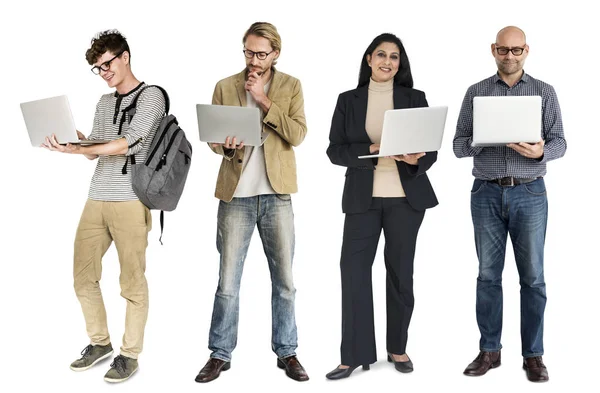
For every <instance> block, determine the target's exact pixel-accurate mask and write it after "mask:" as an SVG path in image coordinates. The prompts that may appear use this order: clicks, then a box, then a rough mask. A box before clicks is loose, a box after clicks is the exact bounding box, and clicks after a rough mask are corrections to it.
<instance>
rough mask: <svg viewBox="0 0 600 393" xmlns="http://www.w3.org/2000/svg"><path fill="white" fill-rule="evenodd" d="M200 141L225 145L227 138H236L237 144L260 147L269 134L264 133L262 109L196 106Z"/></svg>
mask: <svg viewBox="0 0 600 393" xmlns="http://www.w3.org/2000/svg"><path fill="white" fill-rule="evenodd" d="M196 114H197V115H198V130H199V132H200V141H202V142H208V143H225V138H227V137H228V136H229V137H235V138H236V141H237V143H238V144H239V143H241V142H244V145H246V146H260V145H262V144H263V143H265V140H266V139H267V137H268V136H269V134H270V133H269V132H263V131H262V120H261V117H260V109H258V108H248V107H242V106H226V105H204V104H197V105H196Z"/></svg>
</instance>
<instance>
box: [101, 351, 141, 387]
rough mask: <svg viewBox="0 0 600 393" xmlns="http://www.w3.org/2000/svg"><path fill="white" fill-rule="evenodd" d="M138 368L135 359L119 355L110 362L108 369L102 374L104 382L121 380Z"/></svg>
mask: <svg viewBox="0 0 600 393" xmlns="http://www.w3.org/2000/svg"><path fill="white" fill-rule="evenodd" d="M137 369H138V361H137V359H132V358H128V357H127V356H123V355H119V356H117V357H116V358H115V359H114V360H113V362H112V363H111V364H110V370H108V372H107V373H106V375H104V380H105V381H106V382H123V381H125V380H126V379H127V378H129V377H131V376H132V375H133V373H134V372H136V371H137Z"/></svg>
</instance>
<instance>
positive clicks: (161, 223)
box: [158, 210, 165, 246]
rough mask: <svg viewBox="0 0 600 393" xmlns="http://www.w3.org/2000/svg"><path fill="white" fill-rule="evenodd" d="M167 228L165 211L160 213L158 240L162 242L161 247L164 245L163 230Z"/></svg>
mask: <svg viewBox="0 0 600 393" xmlns="http://www.w3.org/2000/svg"><path fill="white" fill-rule="evenodd" d="M164 228H165V212H164V211H162V210H161V211H160V237H159V238H158V241H159V242H160V245H161V246H162V245H163V242H162V235H163V229H164Z"/></svg>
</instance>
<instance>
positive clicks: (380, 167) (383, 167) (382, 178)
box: [365, 79, 406, 198]
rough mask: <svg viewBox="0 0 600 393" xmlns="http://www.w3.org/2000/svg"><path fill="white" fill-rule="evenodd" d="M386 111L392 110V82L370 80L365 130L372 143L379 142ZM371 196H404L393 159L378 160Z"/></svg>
mask: <svg viewBox="0 0 600 393" xmlns="http://www.w3.org/2000/svg"><path fill="white" fill-rule="evenodd" d="M388 109H394V80H393V79H392V80H389V81H387V82H375V81H374V80H373V79H371V80H370V82H369V98H368V104H367V120H366V124H365V128H366V130H367V134H368V135H369V138H370V139H371V142H372V143H380V142H381V132H382V130H383V115H384V113H385V111H386V110H388ZM373 196H374V197H383V198H393V197H405V196H406V194H405V193H404V188H402V183H401V182H400V175H399V174H398V167H397V166H396V161H395V160H394V159H393V158H387V157H380V158H379V159H378V161H377V166H376V167H375V175H374V177H373Z"/></svg>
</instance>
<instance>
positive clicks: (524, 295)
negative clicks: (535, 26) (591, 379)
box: [453, 26, 567, 382]
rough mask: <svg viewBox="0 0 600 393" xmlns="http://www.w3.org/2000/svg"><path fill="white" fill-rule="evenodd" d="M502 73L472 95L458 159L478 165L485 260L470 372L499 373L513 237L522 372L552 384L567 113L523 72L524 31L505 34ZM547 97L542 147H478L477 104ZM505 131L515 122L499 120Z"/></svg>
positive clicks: (475, 198)
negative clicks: (551, 294) (552, 271)
mask: <svg viewBox="0 0 600 393" xmlns="http://www.w3.org/2000/svg"><path fill="white" fill-rule="evenodd" d="M491 51H492V55H493V56H494V59H495V60H496V65H497V68H498V71H497V72H496V74H495V75H493V76H491V77H490V78H487V79H484V80H482V81H481V82H478V83H476V84H474V85H472V86H471V87H469V89H468V90H467V93H466V95H465V98H464V100H463V103H462V108H461V111H460V115H459V118H458V124H457V126H456V135H455V136H454V143H453V147H454V154H455V155H456V157H458V158H462V157H473V172H472V173H473V176H474V177H475V180H474V183H473V188H472V189H471V215H472V219H473V228H474V232H475V247H476V250H477V257H478V259H479V275H478V277H477V301H476V314H477V324H478V325H479V331H480V333H481V338H480V340H479V350H480V352H479V355H478V356H477V357H476V358H475V360H474V361H473V362H472V363H471V364H469V366H468V367H467V368H466V369H465V371H464V374H466V375H470V376H481V375H484V374H485V373H486V372H487V371H488V370H489V369H491V368H496V367H498V366H500V349H501V348H502V345H501V344H500V338H501V335H502V270H503V268H504V256H505V252H506V239H507V235H508V234H510V239H511V241H512V245H513V249H514V252H515V261H516V264H517V270H518V272H519V278H520V280H519V281H520V285H521V344H522V355H523V368H524V369H525V371H526V374H527V378H528V379H529V380H530V381H533V382H543V381H547V380H548V370H547V368H546V366H545V365H544V362H543V361H542V355H543V354H544V345H543V330H544V309H545V307H546V284H545V282H544V242H545V237H546V223H547V220H548V201H547V199H546V187H545V185H544V175H546V163H547V162H548V161H551V160H555V159H557V158H560V157H562V156H563V155H564V154H565V151H566V149H567V144H566V141H565V139H564V133H563V124H562V119H561V114H560V107H559V105H558V99H557V97H556V93H555V91H554V88H553V87H552V86H550V85H549V84H547V83H544V82H542V81H540V80H538V79H534V78H533V77H532V76H530V75H528V74H526V73H525V71H523V64H524V63H525V59H526V58H527V55H528V53H529V45H527V43H526V39H525V33H524V32H523V31H522V30H521V29H519V28H518V27H514V26H509V27H505V28H504V29H502V30H500V31H499V32H498V34H497V36H496V42H495V43H493V44H492V45H491ZM476 96H541V98H542V129H541V130H540V140H539V141H538V142H537V143H524V142H521V143H510V144H507V145H503V146H494V147H473V146H471V143H472V141H473V97H476ZM498 121H500V122H503V124H505V125H506V127H510V126H511V122H512V121H513V119H510V118H506V117H502V116H499V118H498Z"/></svg>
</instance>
